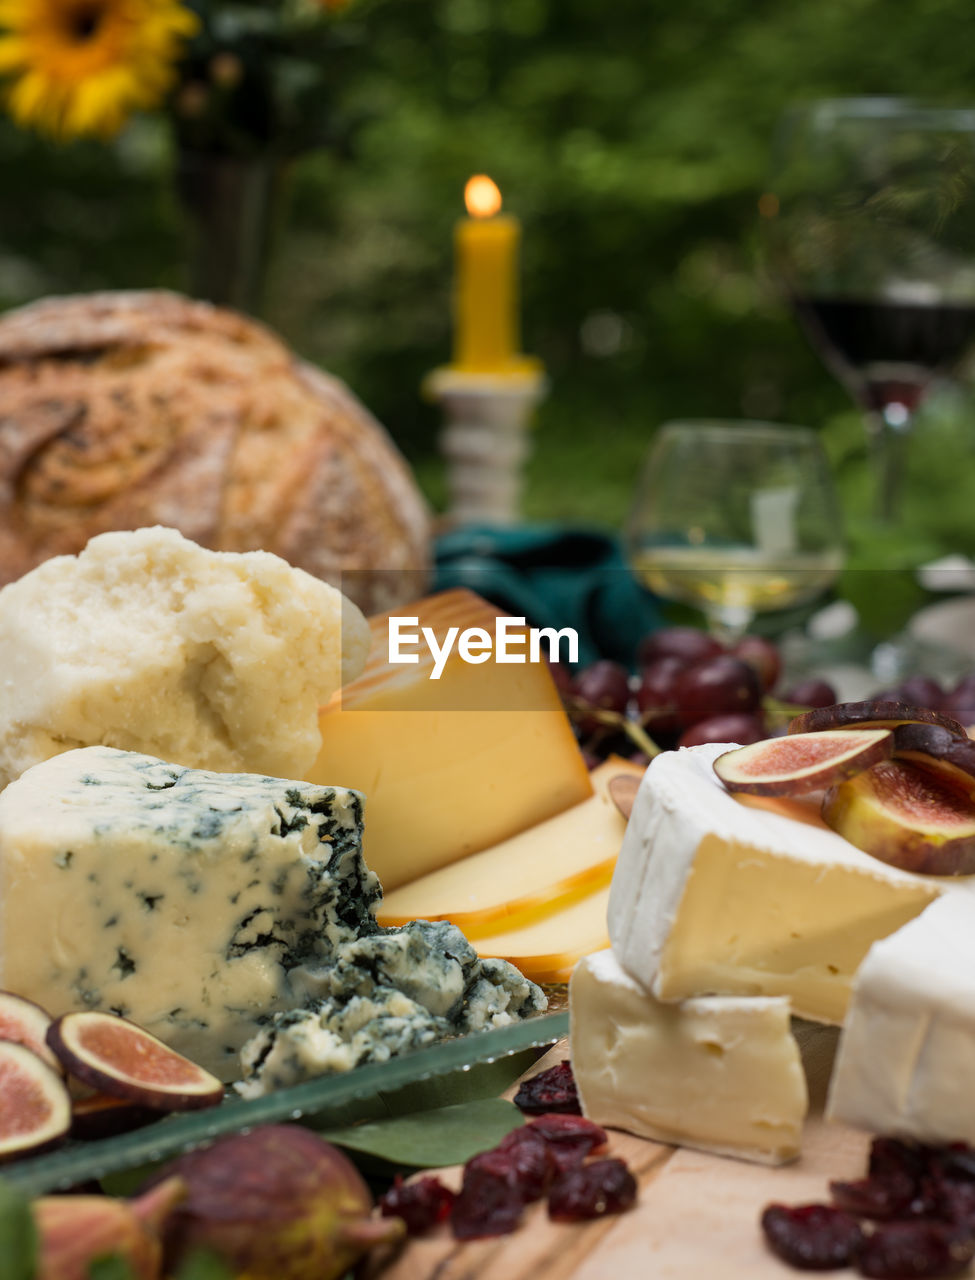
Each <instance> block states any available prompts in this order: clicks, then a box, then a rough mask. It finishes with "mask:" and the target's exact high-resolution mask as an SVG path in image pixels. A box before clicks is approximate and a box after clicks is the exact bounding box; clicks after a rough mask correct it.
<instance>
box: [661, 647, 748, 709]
mask: <svg viewBox="0 0 975 1280" xmlns="http://www.w3.org/2000/svg"><path fill="white" fill-rule="evenodd" d="M761 701H762V686H761V684H760V683H759V679H758V675H757V673H756V671H755V668H754V667H750V666H749V665H748V663H747V662H742V661H741V659H740V658H733V657H732V656H731V654H730V653H723V654H720V655H719V656H718V657H716V658H707V659H705V661H704V662H699V663H697V665H696V666H693V667H688V668H687V669H686V670H685V671H679V672H678V673H677V675H676V676H675V677H674V702H675V703H676V706H677V718H678V719H679V721H680V723H681V724H682V725H683V726H684V727H685V728H689V727H690V726H691V725H693V724H697V723H698V721H699V720H709V719H710V718H711V717H712V716H721V715H733V714H736V713H739V712H740V713H747V712H749V711H754V710H755V708H756V707H758V705H759V704H760V703H761Z"/></svg>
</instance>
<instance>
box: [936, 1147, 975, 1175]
mask: <svg viewBox="0 0 975 1280" xmlns="http://www.w3.org/2000/svg"><path fill="white" fill-rule="evenodd" d="M933 1159H934V1161H935V1163H936V1167H937V1171H938V1173H939V1175H940V1176H941V1177H942V1178H946V1179H947V1180H948V1181H949V1182H972V1183H975V1151H973V1150H972V1148H971V1147H970V1146H969V1145H968V1143H967V1142H952V1143H949V1144H948V1145H947V1146H944V1147H941V1148H940V1149H939V1150H938V1151H937V1152H936V1153H935V1154H934V1156H933Z"/></svg>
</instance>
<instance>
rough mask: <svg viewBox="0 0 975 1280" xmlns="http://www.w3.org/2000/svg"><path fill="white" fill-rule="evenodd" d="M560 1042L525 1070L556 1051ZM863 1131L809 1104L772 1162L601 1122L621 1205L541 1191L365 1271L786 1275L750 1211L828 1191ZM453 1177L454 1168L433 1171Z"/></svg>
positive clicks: (704, 1278) (561, 1053) (445, 1279)
mask: <svg viewBox="0 0 975 1280" xmlns="http://www.w3.org/2000/svg"><path fill="white" fill-rule="evenodd" d="M567 1056H568V1049H567V1046H566V1045H565V1044H564V1043H563V1044H561V1045H557V1046H556V1047H555V1048H554V1049H553V1050H552V1051H551V1052H550V1053H549V1054H548V1055H546V1057H545V1058H543V1059H542V1060H541V1061H540V1062H539V1063H538V1064H537V1066H536V1067H535V1068H534V1069H533V1070H532V1072H530V1073H529V1074H532V1075H533V1074H534V1073H535V1071H538V1070H542V1069H544V1068H545V1067H546V1066H551V1065H552V1064H553V1063H555V1062H560V1061H562V1060H563V1059H564V1058H565V1057H567ZM868 1143H869V1138H868V1136H867V1135H866V1134H862V1133H855V1132H853V1131H852V1130H850V1129H842V1128H840V1127H838V1126H836V1125H827V1124H826V1123H825V1121H823V1119H822V1117H821V1114H818V1113H817V1112H814V1114H813V1115H812V1116H811V1118H810V1119H809V1121H808V1122H807V1125H806V1130H805V1134H804V1137H803V1151H802V1156H801V1158H800V1159H799V1160H798V1161H796V1162H795V1163H794V1164H791V1165H785V1166H781V1167H779V1168H768V1167H766V1166H764V1165H757V1164H750V1163H748V1162H746V1161H744V1160H730V1159H726V1158H724V1157H721V1156H712V1155H707V1154H706V1153H704V1152H700V1151H691V1150H686V1149H682V1148H677V1147H671V1146H664V1145H662V1144H661V1143H657V1142H650V1141H648V1140H646V1139H643V1138H635V1137H633V1136H632V1135H631V1134H627V1133H621V1132H618V1131H615V1130H614V1131H612V1132H611V1133H610V1149H609V1153H608V1154H610V1155H614V1156H619V1157H621V1158H622V1159H624V1160H625V1161H626V1162H627V1164H628V1165H629V1167H630V1169H631V1170H632V1172H633V1174H634V1176H635V1177H636V1178H637V1180H638V1182H639V1187H640V1191H639V1197H638V1200H637V1204H636V1205H635V1207H634V1208H633V1209H631V1210H630V1211H629V1212H628V1213H625V1214H620V1215H616V1216H612V1217H607V1218H602V1219H598V1220H596V1221H594V1222H590V1223H569V1224H566V1223H552V1222H550V1221H549V1219H548V1217H547V1215H546V1211H545V1205H544V1202H542V1203H539V1204H534V1205H531V1206H530V1207H529V1209H528V1210H527V1211H526V1214H525V1219H524V1223H523V1225H522V1226H521V1227H520V1228H519V1230H517V1231H516V1232H514V1233H513V1234H511V1235H509V1236H502V1237H500V1238H498V1239H494V1240H473V1241H467V1242H464V1243H459V1242H458V1241H456V1240H454V1239H453V1237H452V1236H451V1235H450V1233H449V1231H448V1230H447V1229H446V1228H445V1227H440V1228H437V1230H436V1231H435V1232H433V1233H431V1234H430V1235H429V1236H428V1237H425V1238H419V1239H416V1240H412V1241H410V1243H409V1244H408V1245H407V1246H406V1248H405V1249H404V1250H403V1251H402V1252H401V1253H400V1254H399V1255H397V1256H396V1257H394V1258H393V1259H391V1260H383V1259H380V1258H376V1259H374V1263H373V1265H372V1266H371V1267H370V1269H368V1270H367V1272H366V1273H365V1274H366V1276H368V1277H369V1280H379V1278H380V1277H381V1280H644V1277H648V1278H649V1277H652V1280H789V1278H790V1277H794V1276H795V1275H796V1274H797V1273H796V1272H794V1271H792V1270H791V1269H790V1268H788V1267H786V1266H785V1265H784V1264H782V1263H781V1262H779V1261H778V1260H777V1259H776V1258H774V1257H773V1256H772V1255H771V1254H770V1253H769V1252H768V1250H767V1249H766V1248H765V1245H764V1242H763V1239H762V1235H761V1231H760V1229H759V1225H758V1222H759V1216H760V1214H761V1211H762V1209H763V1208H764V1207H765V1205H767V1204H768V1203H769V1202H770V1201H773V1200H782V1201H785V1202H786V1203H791V1204H797V1203H801V1202H803V1201H808V1200H824V1199H826V1198H827V1184H828V1182H829V1180H830V1179H831V1178H855V1177H861V1176H863V1172H864V1170H865V1168H866V1152H867V1146H868ZM438 1173H439V1174H440V1176H441V1177H442V1178H443V1180H444V1181H445V1182H448V1183H450V1185H452V1186H454V1187H456V1186H458V1185H459V1175H460V1170H459V1169H449V1170H440V1171H438Z"/></svg>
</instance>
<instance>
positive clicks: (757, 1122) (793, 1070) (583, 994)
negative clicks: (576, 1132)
mask: <svg viewBox="0 0 975 1280" xmlns="http://www.w3.org/2000/svg"><path fill="white" fill-rule="evenodd" d="M569 1010H570V1028H571V1031H570V1036H571V1045H570V1053H571V1058H572V1069H573V1073H574V1075H575V1079H576V1084H577V1086H578V1089H579V1098H580V1101H581V1103H582V1109H583V1113H584V1114H585V1115H586V1116H588V1118H589V1119H590V1120H593V1121H595V1123H596V1124H602V1125H609V1126H611V1127H613V1128H617V1129H626V1130H627V1131H628V1132H630V1133H635V1134H637V1135H638V1136H640V1137H643V1138H652V1139H654V1140H655V1141H657V1142H670V1143H675V1144H678V1145H680V1146H688V1147H698V1148H700V1149H701V1150H704V1151H715V1152H717V1153H719V1154H721V1155H731V1156H741V1157H743V1158H745V1159H748V1160H757V1161H761V1162H763V1163H767V1164H782V1163H783V1162H785V1161H787V1160H794V1159H795V1157H796V1156H797V1155H798V1154H799V1142H800V1136H801V1132H802V1122H803V1119H804V1117H805V1115H806V1109H807V1101H808V1100H807V1090H806V1077H805V1074H804V1073H803V1068H802V1062H801V1059H800V1055H799V1047H798V1045H797V1044H796V1041H795V1040H794V1039H793V1037H792V1034H791V1032H790V1023H789V1002H788V1000H786V999H783V998H782V997H778V998H776V997H761V996H753V997H748V996H737V997H733V996H704V997H701V998H699V999H695V1000H685V1001H683V1002H682V1003H681V1004H662V1003H661V1002H660V1001H659V1000H655V999H654V997H653V996H651V995H648V994H647V993H646V992H645V991H644V990H643V989H642V988H641V987H640V986H639V984H638V983H636V982H634V981H633V979H632V978H631V977H629V976H628V975H627V974H626V973H624V972H623V970H622V969H621V968H620V966H619V964H618V962H617V961H616V959H615V958H614V956H613V953H612V952H611V951H601V952H599V953H598V954H597V955H591V956H587V957H586V958H585V959H583V960H581V961H580V962H579V964H578V965H577V966H576V969H575V971H574V973H573V975H572V981H571V983H570V984H569Z"/></svg>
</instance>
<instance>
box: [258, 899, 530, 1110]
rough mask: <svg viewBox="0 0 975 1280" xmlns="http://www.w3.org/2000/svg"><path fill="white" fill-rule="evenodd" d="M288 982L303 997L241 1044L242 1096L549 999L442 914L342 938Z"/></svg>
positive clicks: (513, 1014) (474, 1026)
mask: <svg viewBox="0 0 975 1280" xmlns="http://www.w3.org/2000/svg"><path fill="white" fill-rule="evenodd" d="M292 988H293V989H294V990H298V989H299V988H301V989H302V990H303V991H304V992H305V994H306V998H307V999H308V1000H309V1002H310V1003H309V1007H308V1008H307V1009H306V1010H304V1011H293V1012H288V1013H281V1014H276V1015H275V1016H274V1018H273V1019H272V1020H271V1023H270V1025H269V1026H267V1027H265V1028H263V1029H262V1030H261V1031H259V1032H258V1033H257V1034H256V1035H255V1036H254V1037H253V1039H252V1040H250V1041H249V1042H248V1043H247V1044H246V1045H245V1046H244V1049H243V1051H242V1053H241V1068H242V1075H243V1080H242V1082H241V1083H240V1084H239V1085H238V1086H237V1087H238V1090H239V1092H240V1093H241V1094H243V1096H244V1097H246V1098H258V1097H261V1096H262V1095H263V1094H265V1093H269V1092H271V1091H272V1090H274V1089H280V1088H284V1087H286V1086H288V1085H293V1084H300V1083H301V1082H302V1081H304V1080H309V1079H313V1078H314V1077H316V1076H324V1075H332V1074H334V1073H336V1072H340V1071H348V1070H350V1069H351V1068H352V1067H357V1066H361V1065H363V1064H364V1063H367V1062H385V1061H387V1060H388V1059H389V1058H391V1057H393V1056H394V1055H396V1054H400V1053H404V1052H407V1051H408V1050H410V1049H418V1048H422V1047H424V1046H425V1045H428V1044H432V1043H433V1042H434V1041H436V1040H442V1039H444V1038H445V1037H447V1036H457V1035H466V1034H467V1033H469V1032H471V1031H482V1030H485V1029H487V1028H490V1027H504V1026H508V1025H509V1024H510V1023H512V1022H515V1021H517V1020H518V1019H520V1018H524V1017H528V1016H530V1015H532V1014H534V1013H539V1012H541V1011H542V1010H543V1009H544V1008H545V1007H546V1004H547V1001H546V998H545V996H544V994H543V992H542V991H541V989H540V988H539V987H537V986H536V985H535V984H534V983H533V982H529V981H528V979H527V978H525V977H523V975H522V974H520V973H519V972H518V970H517V969H515V968H514V966H513V965H510V964H508V963H507V961H504V960H480V959H478V956H477V953H476V952H475V950H474V948H473V947H472V946H471V944H470V943H469V942H468V941H467V939H466V938H465V937H464V935H463V934H462V933H461V931H460V930H459V929H458V928H456V927H455V926H454V925H452V924H449V923H447V922H445V921H439V922H436V923H430V922H428V921H426V920H414V921H413V922H412V923H410V924H408V925H406V926H404V927H403V928H402V929H388V930H383V931H382V932H381V933H379V934H372V935H370V936H366V937H361V938H357V939H355V940H353V941H350V942H345V943H342V944H340V945H339V946H338V947H337V948H336V950H335V953H334V955H333V956H332V958H331V959H330V960H328V961H326V962H324V963H323V964H320V965H318V966H309V967H306V968H303V969H302V970H298V971H296V972H295V973H294V974H293V975H292Z"/></svg>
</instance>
